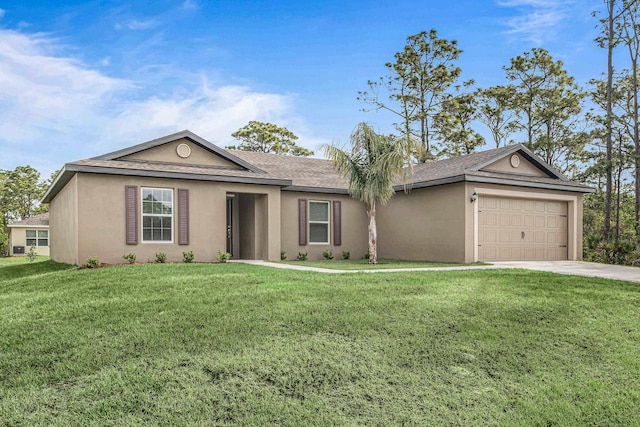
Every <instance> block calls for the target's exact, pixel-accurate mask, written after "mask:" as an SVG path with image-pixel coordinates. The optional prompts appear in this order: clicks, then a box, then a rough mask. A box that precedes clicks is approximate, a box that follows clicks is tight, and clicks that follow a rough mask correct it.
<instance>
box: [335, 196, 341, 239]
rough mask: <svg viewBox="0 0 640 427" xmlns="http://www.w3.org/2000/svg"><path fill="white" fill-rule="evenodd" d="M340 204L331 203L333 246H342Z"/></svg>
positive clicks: (337, 202)
mask: <svg viewBox="0 0 640 427" xmlns="http://www.w3.org/2000/svg"><path fill="white" fill-rule="evenodd" d="M341 205H342V202H340V201H338V200H334V201H333V244H334V245H335V246H340V245H342V212H341V210H342V206H341Z"/></svg>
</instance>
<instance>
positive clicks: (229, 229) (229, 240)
mask: <svg viewBox="0 0 640 427" xmlns="http://www.w3.org/2000/svg"><path fill="white" fill-rule="evenodd" d="M227 252H229V253H230V254H231V256H233V199H232V198H230V197H227Z"/></svg>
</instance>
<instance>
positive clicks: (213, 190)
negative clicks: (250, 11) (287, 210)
mask: <svg viewBox="0 0 640 427" xmlns="http://www.w3.org/2000/svg"><path fill="white" fill-rule="evenodd" d="M77 177H78V242H79V244H78V263H80V264H84V263H85V262H86V259H87V258H89V257H91V256H98V258H99V259H100V262H105V263H123V262H125V260H123V259H122V256H123V255H125V254H128V253H130V252H131V253H134V254H136V256H137V260H138V261H139V262H147V261H151V262H153V261H154V260H155V254H156V253H157V252H164V253H166V254H167V261H169V262H180V261H182V252H183V251H190V250H192V251H193V252H194V255H195V260H196V261H203V262H212V261H215V260H216V259H217V256H218V255H217V251H218V250H223V251H224V250H226V197H227V193H240V192H243V193H256V194H262V195H264V197H265V199H266V200H267V203H268V206H269V214H268V219H267V220H266V221H267V222H266V224H267V225H266V227H267V228H268V233H267V235H269V236H271V235H273V236H279V234H280V221H279V214H280V197H279V191H280V189H279V188H278V187H271V186H259V185H241V184H226V183H211V182H198V181H189V180H171V179H163V178H143V177H126V176H113V175H100V174H84V173H82V174H78V175H77ZM125 185H135V186H137V187H138V191H140V188H141V187H153V188H169V189H173V190H174V218H173V226H174V241H173V243H142V238H141V237H142V232H141V228H140V239H139V240H140V241H139V243H138V244H137V245H127V244H126V243H125V242H126V241H125V197H124V187H125ZM178 188H186V189H189V227H190V233H189V245H178V244H177V241H178V236H177V231H176V230H177V219H178V216H177V195H176V191H175V190H177V189H178ZM56 199H57V197H56ZM138 199H140V193H139V194H138ZM139 201H140V200H139ZM274 215H277V218H278V220H277V221H275V220H274V218H273V216H274ZM141 224H142V221H141V219H139V224H138V225H139V227H141ZM265 245H266V246H265V247H266V249H265V251H266V255H267V256H266V257H268V258H269V259H279V254H280V245H279V241H277V240H275V241H271V240H269V242H267V243H265Z"/></svg>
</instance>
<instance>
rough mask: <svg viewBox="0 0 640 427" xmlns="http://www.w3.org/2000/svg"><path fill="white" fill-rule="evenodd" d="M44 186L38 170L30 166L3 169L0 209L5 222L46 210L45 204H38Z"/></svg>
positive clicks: (18, 219) (25, 217)
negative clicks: (9, 169) (8, 169)
mask: <svg viewBox="0 0 640 427" xmlns="http://www.w3.org/2000/svg"><path fill="white" fill-rule="evenodd" d="M46 188H47V185H46V184H44V183H42V182H40V172H38V171H37V170H36V169H34V168H32V167H31V166H28V165H27V166H18V167H16V168H15V169H14V170H12V171H5V173H4V186H3V189H2V194H0V211H2V213H3V214H4V220H5V223H7V224H8V223H11V222H14V221H20V220H23V219H27V218H29V217H31V216H33V215H35V214H38V213H42V212H46V211H47V210H48V208H47V206H40V204H39V202H40V199H41V198H42V196H43V195H44V192H45V190H46Z"/></svg>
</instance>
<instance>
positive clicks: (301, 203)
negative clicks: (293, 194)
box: [298, 199, 307, 246]
mask: <svg viewBox="0 0 640 427" xmlns="http://www.w3.org/2000/svg"><path fill="white" fill-rule="evenodd" d="M298 244H299V245H300V246H304V245H306V244H307V199H298Z"/></svg>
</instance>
